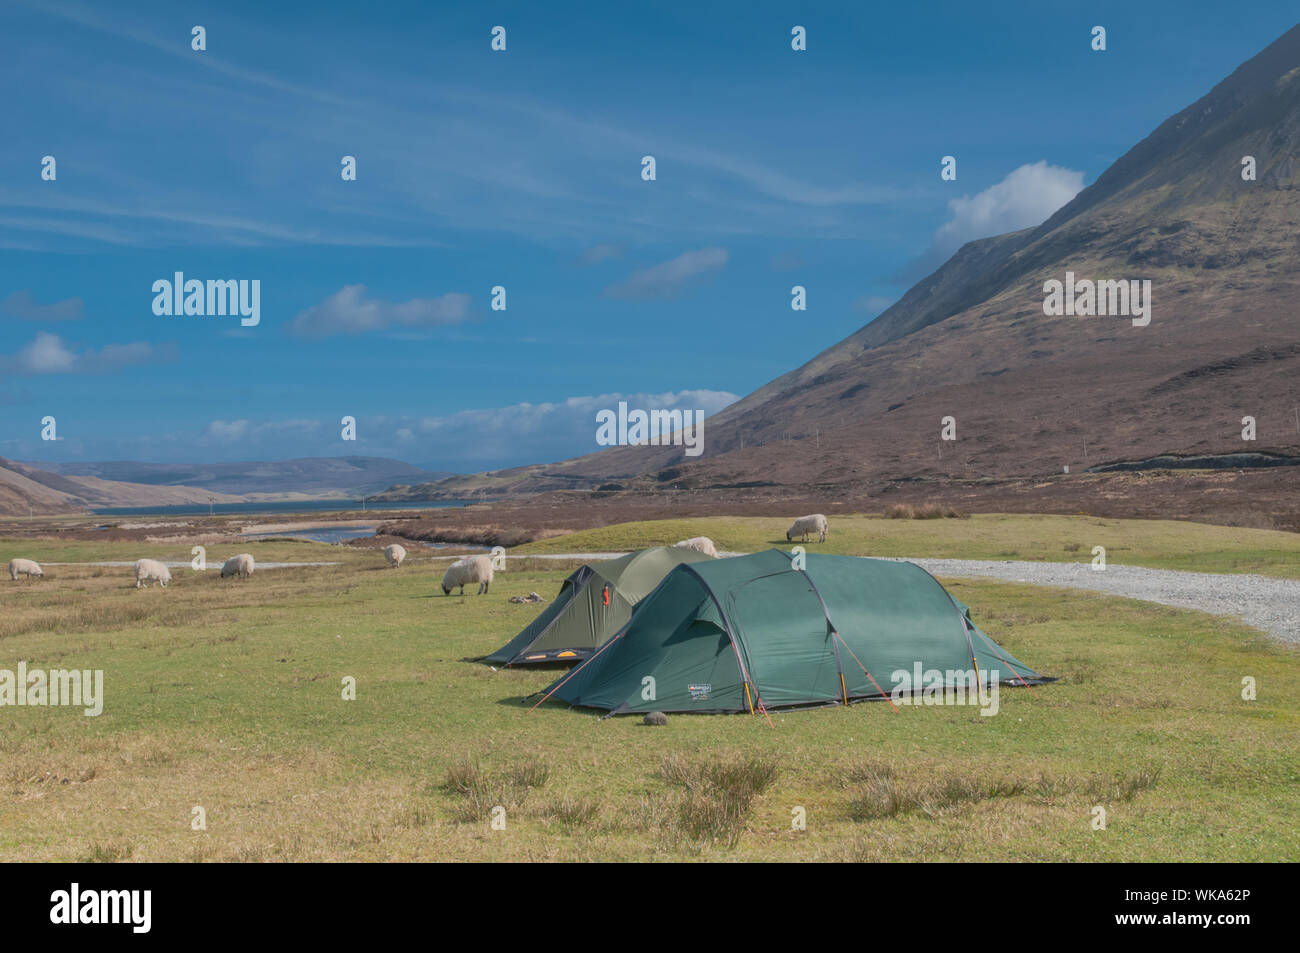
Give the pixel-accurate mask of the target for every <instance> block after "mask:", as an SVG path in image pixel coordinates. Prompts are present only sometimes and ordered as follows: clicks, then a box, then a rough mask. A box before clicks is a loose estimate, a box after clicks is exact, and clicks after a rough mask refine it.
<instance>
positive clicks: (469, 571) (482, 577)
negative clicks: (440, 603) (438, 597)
mask: <svg viewBox="0 0 1300 953" xmlns="http://www.w3.org/2000/svg"><path fill="white" fill-rule="evenodd" d="M467 582H468V583H475V582H476V583H478V594H479V595H480V596H481V595H483V593H485V592H487V591H488V586H490V585H492V557H490V556H466V557H465V558H464V559H458V560H456V561H455V562H454V563H452V564H451V565H450V566H448V567H447V573H446V575H444V576H443V577H442V591H443V593H444V594H446V595H451V591H452V590H453V589H455V588H456V587H457V586H459V587H460V594H461V595H462V596H463V595H465V583H467Z"/></svg>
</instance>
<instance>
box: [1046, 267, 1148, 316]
mask: <svg viewBox="0 0 1300 953" xmlns="http://www.w3.org/2000/svg"><path fill="white" fill-rule="evenodd" d="M1043 294H1045V295H1046V296H1047V297H1045V298H1044V299H1043V314H1045V315H1047V316H1048V317H1058V318H1059V317H1060V316H1061V315H1070V316H1071V317H1074V316H1076V315H1077V316H1079V317H1091V316H1093V315H1098V316H1101V317H1105V316H1107V315H1123V316H1125V317H1132V318H1133V327H1135V328H1144V327H1146V326H1147V325H1148V324H1150V323H1151V279H1149V278H1146V279H1143V280H1142V281H1138V280H1136V279H1134V280H1132V281H1112V280H1109V279H1107V280H1103V281H1092V280H1090V279H1088V278H1084V279H1082V280H1081V281H1075V280H1074V272H1072V271H1067V272H1066V273H1065V281H1064V282H1061V281H1057V280H1056V279H1055V278H1052V279H1050V280H1048V281H1045V282H1043Z"/></svg>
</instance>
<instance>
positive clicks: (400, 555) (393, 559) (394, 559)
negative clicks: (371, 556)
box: [384, 543, 406, 569]
mask: <svg viewBox="0 0 1300 953" xmlns="http://www.w3.org/2000/svg"><path fill="white" fill-rule="evenodd" d="M384 558H385V559H387V560H388V565H390V566H392V567H393V568H394V569H396V568H397V567H398V566H400V565H402V560H403V559H405V558H406V547H405V546H399V545H398V544H397V543H393V545H391V546H385V547H384Z"/></svg>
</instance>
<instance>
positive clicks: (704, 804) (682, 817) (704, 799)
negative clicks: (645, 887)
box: [659, 755, 778, 846]
mask: <svg viewBox="0 0 1300 953" xmlns="http://www.w3.org/2000/svg"><path fill="white" fill-rule="evenodd" d="M777 773H778V768H777V764H776V762H775V761H774V760H772V759H771V758H767V757H764V756H761V755H726V756H722V757H715V758H709V759H705V760H700V761H690V760H687V759H686V758H685V757H683V756H681V755H670V756H668V757H667V758H665V759H664V761H663V764H662V766H661V767H660V770H659V774H660V776H661V777H662V778H663V779H664V780H665V781H668V782H669V783H670V784H675V785H679V786H681V787H683V788H685V789H686V790H685V794H684V796H682V797H681V799H680V801H679V802H678V805H677V812H676V816H675V818H674V819H673V833H675V834H677V835H678V836H680V837H682V838H684V839H686V840H690V841H696V842H713V843H721V844H725V845H727V846H734V845H735V843H736V841H737V839H739V837H740V834H741V832H742V831H743V830H744V829H745V822H746V820H747V819H748V817H749V815H750V811H751V810H752V808H753V804H754V800H755V798H757V797H758V796H759V795H761V794H762V793H763V792H764V791H765V790H767V788H768V787H769V786H770V785H771V784H772V782H773V781H775V780H776V777H777Z"/></svg>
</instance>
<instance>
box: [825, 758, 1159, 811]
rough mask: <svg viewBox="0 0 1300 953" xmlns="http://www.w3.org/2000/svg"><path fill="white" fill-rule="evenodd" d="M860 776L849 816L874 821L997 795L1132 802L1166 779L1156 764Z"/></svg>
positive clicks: (948, 808) (1045, 800)
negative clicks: (1113, 769) (1079, 773)
mask: <svg viewBox="0 0 1300 953" xmlns="http://www.w3.org/2000/svg"><path fill="white" fill-rule="evenodd" d="M847 777H848V776H846V778H847ZM859 777H861V778H862V781H863V783H862V786H861V788H860V789H859V791H858V793H857V795H855V796H854V797H853V798H852V799H851V800H850V802H849V816H850V817H852V818H853V819H854V820H856V821H871V820H877V819H879V818H892V817H898V816H900V815H904V814H920V815H923V816H925V817H929V818H937V817H940V816H942V815H944V814H945V813H948V812H950V811H952V810H953V809H955V808H958V807H961V806H962V805H967V804H973V803H977V802H980V801H992V800H995V799H997V798H1015V797H1028V798H1032V799H1034V800H1037V801H1040V802H1043V803H1055V802H1056V801H1057V800H1059V799H1060V798H1062V797H1065V796H1067V795H1075V794H1079V795H1083V796H1085V797H1086V798H1087V799H1089V800H1090V801H1094V802H1099V803H1102V804H1107V803H1114V802H1116V801H1121V802H1129V801H1132V800H1133V799H1134V798H1135V797H1136V796H1137V795H1138V794H1139V793H1140V792H1142V791H1145V790H1148V789H1149V788H1153V787H1155V785H1156V783H1157V782H1158V781H1159V778H1160V767H1159V766H1158V765H1156V766H1153V767H1143V768H1139V769H1138V770H1136V771H1134V772H1132V773H1124V772H1121V773H1118V774H1115V775H1113V776H1109V777H1086V778H1070V777H1055V776H1049V775H1047V774H1045V773H1040V774H1039V775H1038V777H1037V778H1034V779H1022V778H995V779H992V780H979V779H975V778H969V777H965V776H963V775H960V774H953V773H949V774H945V775H941V776H939V777H934V778H924V779H921V780H919V781H912V782H908V781H904V780H901V779H899V778H897V777H896V776H895V775H894V774H893V771H892V769H889V770H884V771H880V770H868V771H865V772H861V773H860V774H859Z"/></svg>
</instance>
